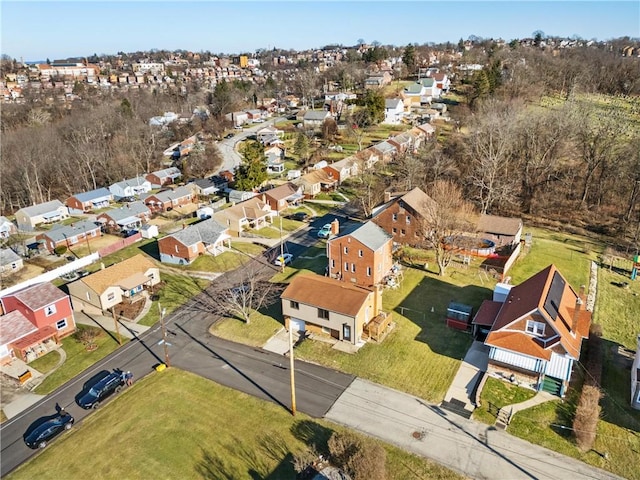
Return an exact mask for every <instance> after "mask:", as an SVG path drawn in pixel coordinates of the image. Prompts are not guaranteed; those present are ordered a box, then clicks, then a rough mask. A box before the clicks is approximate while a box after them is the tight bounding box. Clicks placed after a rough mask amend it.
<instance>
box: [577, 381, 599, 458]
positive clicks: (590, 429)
mask: <svg viewBox="0 0 640 480" xmlns="http://www.w3.org/2000/svg"><path fill="white" fill-rule="evenodd" d="M601 398H602V393H601V392H600V389H599V388H598V387H596V386H594V385H584V387H583V388H582V393H581V394H580V401H579V402H578V408H577V409H576V415H575V417H574V419H573V433H574V434H575V436H576V443H577V444H578V448H580V450H582V451H583V452H586V451H588V450H590V449H591V447H592V446H593V442H595V440H596V427H597V425H598V420H599V419H600V399H601Z"/></svg>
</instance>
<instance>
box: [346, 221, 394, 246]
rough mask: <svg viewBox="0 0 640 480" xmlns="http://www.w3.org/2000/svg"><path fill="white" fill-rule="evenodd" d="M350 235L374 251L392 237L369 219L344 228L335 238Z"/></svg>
mask: <svg viewBox="0 0 640 480" xmlns="http://www.w3.org/2000/svg"><path fill="white" fill-rule="evenodd" d="M346 235H351V236H352V237H353V238H355V239H356V240H358V241H359V242H360V243H362V244H363V245H365V246H367V247H369V248H370V249H371V250H373V251H376V250H378V249H379V248H380V247H382V246H383V245H384V244H385V243H387V242H388V241H389V240H391V239H392V238H393V236H392V235H390V234H388V233H387V232H385V231H384V230H383V229H382V228H380V227H379V226H378V225H376V224H375V223H373V222H371V221H369V222H367V223H364V224H361V225H356V226H355V228H349V229H345V230H344V231H343V232H340V234H339V235H338V236H336V237H335V238H340V237H344V236H346Z"/></svg>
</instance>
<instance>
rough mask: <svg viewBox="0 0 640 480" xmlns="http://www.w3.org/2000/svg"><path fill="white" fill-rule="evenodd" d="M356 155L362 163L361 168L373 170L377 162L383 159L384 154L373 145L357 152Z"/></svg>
mask: <svg viewBox="0 0 640 480" xmlns="http://www.w3.org/2000/svg"><path fill="white" fill-rule="evenodd" d="M355 157H356V159H357V161H358V163H359V164H361V168H359V170H362V171H365V170H371V169H372V168H373V167H374V165H375V164H376V163H378V162H379V161H380V160H382V156H381V155H380V153H379V152H378V151H377V150H375V149H374V148H373V147H369V148H365V149H364V150H361V151H360V152H357V153H356V154H355Z"/></svg>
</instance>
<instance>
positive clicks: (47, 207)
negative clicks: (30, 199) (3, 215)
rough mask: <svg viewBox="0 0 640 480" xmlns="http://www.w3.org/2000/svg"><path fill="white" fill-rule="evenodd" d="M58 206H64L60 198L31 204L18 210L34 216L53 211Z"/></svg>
mask: <svg viewBox="0 0 640 480" xmlns="http://www.w3.org/2000/svg"><path fill="white" fill-rule="evenodd" d="M60 207H64V205H63V204H62V202H61V201H60V200H51V201H50V202H45V203H39V204H37V205H32V206H30V207H25V208H21V209H20V210H18V211H19V212H23V213H24V214H25V215H28V216H29V217H36V216H38V215H42V214H44V213H49V212H53V211H54V210H57V209H58V208H60Z"/></svg>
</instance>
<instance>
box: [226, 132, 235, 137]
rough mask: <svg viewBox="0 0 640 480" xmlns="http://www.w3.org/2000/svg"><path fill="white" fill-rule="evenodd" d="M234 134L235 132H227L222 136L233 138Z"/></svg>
mask: <svg viewBox="0 0 640 480" xmlns="http://www.w3.org/2000/svg"><path fill="white" fill-rule="evenodd" d="M235 136H236V134H235V133H227V134H226V135H225V136H224V138H233V137H235Z"/></svg>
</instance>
